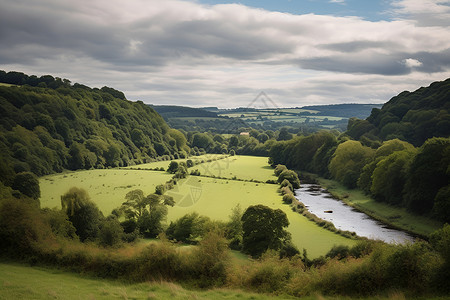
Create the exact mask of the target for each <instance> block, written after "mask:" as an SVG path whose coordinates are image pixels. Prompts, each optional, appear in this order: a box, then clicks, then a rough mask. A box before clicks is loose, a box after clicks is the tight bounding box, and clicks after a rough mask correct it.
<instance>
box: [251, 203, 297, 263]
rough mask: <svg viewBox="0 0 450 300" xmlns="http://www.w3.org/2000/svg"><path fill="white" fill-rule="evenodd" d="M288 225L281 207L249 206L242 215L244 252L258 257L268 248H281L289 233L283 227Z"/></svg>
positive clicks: (287, 239)
mask: <svg viewBox="0 0 450 300" xmlns="http://www.w3.org/2000/svg"><path fill="white" fill-rule="evenodd" d="M288 225H289V221H288V218H287V216H286V214H285V213H284V212H283V211H282V210H281V209H271V208H270V207H267V206H264V205H254V206H249V207H248V208H247V210H246V211H245V213H244V215H243V216H242V229H243V236H242V247H243V250H244V252H246V253H248V254H250V255H252V256H253V257H258V256H260V255H261V254H263V253H264V252H265V251H266V250H268V249H273V250H279V249H281V248H282V247H283V245H285V244H286V243H288V242H289V241H290V234H289V233H288V232H287V231H286V230H284V229H283V228H284V227H287V226H288Z"/></svg>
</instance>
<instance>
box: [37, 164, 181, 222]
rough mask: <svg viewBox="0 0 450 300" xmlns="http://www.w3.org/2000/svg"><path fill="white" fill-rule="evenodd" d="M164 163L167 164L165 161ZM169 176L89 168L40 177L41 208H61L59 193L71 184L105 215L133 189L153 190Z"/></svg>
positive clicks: (145, 191)
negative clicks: (83, 192)
mask: <svg viewBox="0 0 450 300" xmlns="http://www.w3.org/2000/svg"><path fill="white" fill-rule="evenodd" d="M166 163H168V162H167V161H166ZM170 178H172V175H171V174H168V173H166V172H157V171H138V170H121V169H107V170H89V171H77V172H69V173H62V174H54V175H48V176H44V177H41V178H40V179H39V184H40V187H41V207H58V208H61V200H60V199H61V198H60V197H61V195H63V194H64V193H66V192H67V191H68V190H69V189H70V188H71V187H74V186H75V187H79V188H83V189H85V190H86V191H87V192H88V193H89V195H90V196H91V199H92V200H93V201H94V202H95V203H96V204H97V206H98V208H99V209H100V210H101V211H102V212H103V214H105V215H108V214H110V213H111V211H112V210H113V209H114V208H117V207H119V206H120V205H121V204H122V203H123V202H124V201H125V195H126V194H127V193H128V192H129V191H131V190H134V189H141V190H143V191H144V194H150V193H153V192H154V191H155V187H156V185H158V184H161V183H164V182H166V181H168V180H170Z"/></svg>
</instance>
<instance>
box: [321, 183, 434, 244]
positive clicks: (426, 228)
mask: <svg viewBox="0 0 450 300" xmlns="http://www.w3.org/2000/svg"><path fill="white" fill-rule="evenodd" d="M319 181H320V184H321V185H323V186H324V187H326V188H327V189H328V190H329V191H330V192H332V193H333V194H336V195H337V196H338V197H340V198H341V199H344V200H345V201H346V202H348V203H349V204H350V205H353V206H355V207H356V208H358V209H360V210H362V211H364V212H365V213H366V214H368V215H372V216H374V217H376V218H378V219H380V220H381V221H384V222H385V223H388V224H392V225H394V226H398V227H399V228H401V229H404V230H407V231H410V232H413V233H417V234H420V235H423V236H428V235H429V234H430V233H432V232H433V231H435V230H437V229H439V228H441V227H442V225H443V224H442V223H440V222H438V221H435V220H433V219H430V218H426V217H422V216H418V215H415V214H411V213H409V212H408V211H406V209H404V208H399V207H395V206H391V205H387V204H385V203H381V202H377V201H375V200H374V199H372V198H370V197H369V196H367V195H365V194H364V192H363V191H361V190H359V189H352V190H351V189H347V188H346V187H344V186H343V185H341V184H340V183H338V182H337V181H334V180H327V179H323V178H320V179H319Z"/></svg>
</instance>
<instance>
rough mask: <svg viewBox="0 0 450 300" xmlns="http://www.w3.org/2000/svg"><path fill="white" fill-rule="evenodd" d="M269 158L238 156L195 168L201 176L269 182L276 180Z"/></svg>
mask: <svg viewBox="0 0 450 300" xmlns="http://www.w3.org/2000/svg"><path fill="white" fill-rule="evenodd" d="M267 161H268V157H258V156H245V155H236V156H230V157H227V158H225V159H221V160H217V161H213V162H210V163H204V164H201V165H198V166H195V167H193V168H192V169H198V170H199V171H200V173H201V175H206V176H212V175H214V176H216V177H224V178H233V177H234V176H236V178H237V179H244V180H251V179H253V180H258V181H267V180H269V179H272V180H276V179H277V178H276V177H275V175H274V174H273V168H272V167H271V166H269V164H268V162H267Z"/></svg>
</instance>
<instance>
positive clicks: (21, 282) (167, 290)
mask: <svg viewBox="0 0 450 300" xmlns="http://www.w3.org/2000/svg"><path fill="white" fill-rule="evenodd" d="M0 299H5V300H6V299H173V300H176V299H244V300H245V299H293V298H286V297H281V296H280V297H275V296H266V295H262V294H254V293H247V292H242V291H233V290H225V289H213V290H208V291H191V290H186V289H184V288H183V287H181V286H180V285H178V284H174V283H169V282H160V283H155V282H149V283H140V284H126V283H122V282H119V281H112V280H104V279H95V278H89V277H82V276H80V275H77V274H73V273H67V272H62V271H59V270H55V269H47V268H38V267H28V266H23V265H18V264H5V263H0ZM309 299H316V298H315V297H311V298H309Z"/></svg>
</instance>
